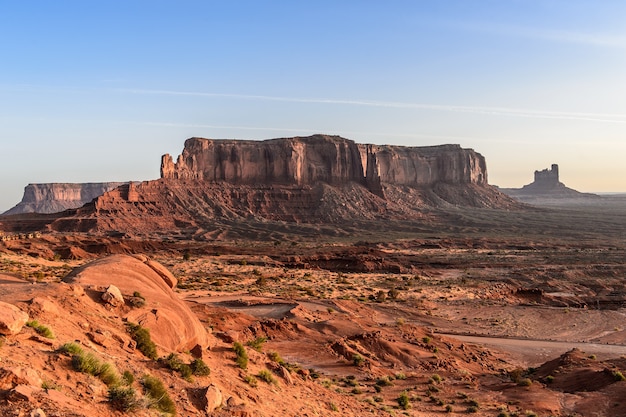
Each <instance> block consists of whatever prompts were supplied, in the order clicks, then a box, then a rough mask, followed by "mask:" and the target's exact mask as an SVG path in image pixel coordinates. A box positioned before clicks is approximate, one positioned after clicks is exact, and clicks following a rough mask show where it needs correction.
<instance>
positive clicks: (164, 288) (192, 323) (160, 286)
mask: <svg viewBox="0 0 626 417" xmlns="http://www.w3.org/2000/svg"><path fill="white" fill-rule="evenodd" d="M155 264H156V262H154V261H149V260H148V259H147V258H146V257H144V256H140V255H137V256H128V255H113V256H109V257H106V258H102V259H98V260H96V261H93V262H91V263H88V264H86V265H84V266H82V267H80V268H78V269H75V270H74V271H72V272H71V273H70V274H69V275H68V276H67V277H65V278H64V279H63V280H64V281H65V282H67V283H70V284H77V285H81V286H83V287H85V288H87V289H89V290H94V291H104V290H106V289H107V288H109V289H110V288H111V287H113V286H115V287H117V288H116V290H117V291H119V292H121V294H123V295H124V297H130V296H133V295H135V294H136V293H138V292H139V293H140V294H141V297H142V298H144V300H145V304H144V305H143V306H141V307H140V308H134V309H132V310H130V311H129V312H128V313H127V314H126V316H125V318H126V319H127V320H128V321H129V322H132V323H137V324H140V325H141V326H143V327H146V328H148V329H149V330H150V334H151V337H152V340H153V341H154V342H155V343H156V344H157V345H158V346H159V347H161V348H162V349H164V350H166V351H179V352H181V351H188V350H192V349H193V348H194V347H196V346H199V347H200V349H204V348H206V347H207V346H208V345H209V336H208V334H207V332H206V330H205V329H204V327H203V326H202V324H201V323H200V321H199V320H198V318H197V317H196V316H195V315H194V314H193V312H192V311H191V310H190V309H189V307H187V305H186V304H185V303H184V302H182V301H181V300H180V299H179V298H178V297H177V296H176V294H175V293H174V292H173V291H172V288H171V287H170V284H171V283H172V282H175V279H174V278H173V277H171V279H164V278H163V274H164V271H167V270H166V269H165V267H163V266H161V265H159V267H158V268H157V269H155V268H154V265H155ZM167 274H168V275H171V273H169V272H167ZM107 291H108V290H107ZM122 301H123V299H122Z"/></svg>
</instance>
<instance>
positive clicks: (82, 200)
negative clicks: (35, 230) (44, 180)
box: [4, 182, 124, 214]
mask: <svg viewBox="0 0 626 417" xmlns="http://www.w3.org/2000/svg"><path fill="white" fill-rule="evenodd" d="M122 184H124V183H122V182H96V183H83V184H81V183H74V184H70V183H51V184H28V185H27V186H26V187H25V188H24V196H23V197H22V201H21V202H20V203H19V204H17V205H16V206H15V207H13V208H12V209H10V210H8V211H7V212H5V213H4V214H21V213H44V214H48V213H58V212H61V211H65V210H68V209H74V208H78V207H81V206H83V205H85V204H87V203H89V202H90V201H91V200H93V199H94V198H96V197H99V196H101V195H102V194H104V193H105V192H107V191H110V190H112V189H114V188H117V187H119V186H120V185H122Z"/></svg>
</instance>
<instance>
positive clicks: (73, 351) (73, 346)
mask: <svg viewBox="0 0 626 417" xmlns="http://www.w3.org/2000/svg"><path fill="white" fill-rule="evenodd" d="M57 352H59V353H65V354H68V355H79V354H82V353H83V348H81V347H80V346H79V345H78V344H77V343H74V342H69V343H65V344H63V345H61V346H60V347H59V348H58V349H57Z"/></svg>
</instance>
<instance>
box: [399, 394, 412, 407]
mask: <svg viewBox="0 0 626 417" xmlns="http://www.w3.org/2000/svg"><path fill="white" fill-rule="evenodd" d="M397 401H398V405H399V406H400V408H402V409H403V410H408V409H409V408H410V407H411V400H410V399H409V394H407V392H406V391H402V394H400V396H399V397H398V399H397Z"/></svg>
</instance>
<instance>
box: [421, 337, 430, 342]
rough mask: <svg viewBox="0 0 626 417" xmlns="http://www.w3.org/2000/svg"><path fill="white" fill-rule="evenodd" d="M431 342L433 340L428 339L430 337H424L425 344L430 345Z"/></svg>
mask: <svg viewBox="0 0 626 417" xmlns="http://www.w3.org/2000/svg"><path fill="white" fill-rule="evenodd" d="M430 340H431V339H430V337H428V336H424V337H422V342H424V343H426V344H429V343H430Z"/></svg>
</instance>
